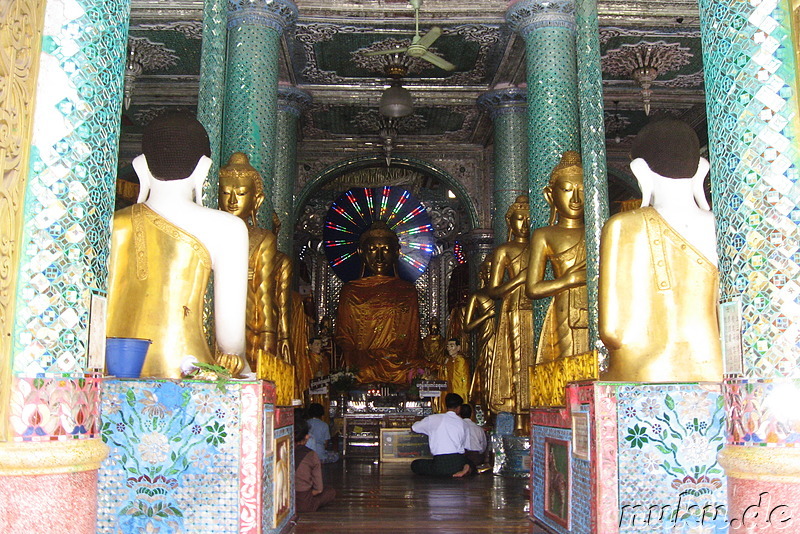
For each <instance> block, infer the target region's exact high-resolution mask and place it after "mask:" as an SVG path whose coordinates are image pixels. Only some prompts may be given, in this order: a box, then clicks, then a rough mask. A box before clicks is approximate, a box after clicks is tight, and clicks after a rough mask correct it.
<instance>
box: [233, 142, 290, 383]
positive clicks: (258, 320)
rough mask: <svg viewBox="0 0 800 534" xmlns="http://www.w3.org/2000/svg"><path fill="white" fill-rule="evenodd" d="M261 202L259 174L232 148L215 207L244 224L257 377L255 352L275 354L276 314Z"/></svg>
mask: <svg viewBox="0 0 800 534" xmlns="http://www.w3.org/2000/svg"><path fill="white" fill-rule="evenodd" d="M263 202H264V185H263V183H262V181H261V175H260V174H259V173H258V171H257V170H256V169H255V168H253V166H252V165H250V161H249V160H248V158H247V155H246V154H243V153H242V152H235V153H234V154H232V155H231V157H230V159H229V160H228V163H227V165H224V166H223V167H221V168H220V170H219V207H220V209H221V210H224V211H226V212H228V213H230V214H232V215H235V216H237V217H239V218H240V219H241V220H242V221H244V222H245V223H246V224H247V233H248V241H249V257H248V271H247V309H246V323H245V324H246V339H247V359H248V362H249V364H250V366H251V368H252V369H254V370H256V371H257V373H258V376H259V378H266V377H264V376H262V375H263V372H260V371H258V368H259V365H260V364H259V362H258V359H259V355H260V354H266V355H268V356H269V357H276V356H278V318H279V309H278V301H279V299H278V291H277V289H278V285H277V274H276V273H277V266H278V248H277V239H276V237H275V234H274V233H273V232H272V231H270V230H268V229H266V228H260V227H259V226H258V225H257V224H256V214H257V213H258V208H259V207H260V206H261V204H262V203H263ZM285 289H286V290H288V287H287V288H285ZM287 298H288V296H286V297H284V299H283V300H284V301H285V300H286V299H287ZM270 378H272V377H270Z"/></svg>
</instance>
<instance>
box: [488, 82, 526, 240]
mask: <svg viewBox="0 0 800 534" xmlns="http://www.w3.org/2000/svg"><path fill="white" fill-rule="evenodd" d="M478 106H480V107H481V108H483V109H486V110H488V111H489V113H490V115H491V117H492V122H493V123H494V208H493V210H492V229H493V230H494V244H495V246H497V245H499V244H501V243H504V242H505V241H506V239H507V235H506V234H507V232H506V220H505V213H506V210H507V209H508V207H509V206H510V205H511V204H513V203H514V201H515V200H516V199H517V196H519V195H527V194H528V121H527V116H526V112H527V104H526V91H525V89H520V88H518V87H509V88H507V89H497V90H494V91H488V92H486V93H483V94H482V95H481V96H479V97H478Z"/></svg>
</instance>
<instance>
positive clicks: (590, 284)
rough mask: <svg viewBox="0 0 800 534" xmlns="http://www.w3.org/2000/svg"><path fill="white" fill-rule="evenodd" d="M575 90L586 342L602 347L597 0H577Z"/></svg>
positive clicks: (602, 143)
mask: <svg viewBox="0 0 800 534" xmlns="http://www.w3.org/2000/svg"><path fill="white" fill-rule="evenodd" d="M575 19H576V24H577V33H578V34H577V53H578V93H579V98H578V102H579V107H580V117H581V149H582V151H581V160H582V162H583V186H584V189H583V190H584V207H585V209H584V214H583V218H584V220H585V221H586V289H587V291H588V294H589V346H590V347H598V346H600V347H602V343H600V342H599V336H598V332H597V327H598V303H597V282H598V280H599V274H600V273H599V269H598V267H599V265H600V232H601V231H602V229H603V224H604V223H605V222H606V219H608V177H607V174H606V135H605V124H604V121H603V78H602V73H601V70H600V34H599V29H598V21H597V0H576V14H575Z"/></svg>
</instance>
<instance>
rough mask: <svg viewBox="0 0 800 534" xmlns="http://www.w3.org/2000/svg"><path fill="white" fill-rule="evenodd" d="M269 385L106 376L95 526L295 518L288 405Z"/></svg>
mask: <svg viewBox="0 0 800 534" xmlns="http://www.w3.org/2000/svg"><path fill="white" fill-rule="evenodd" d="M274 403H275V386H274V384H272V383H271V382H265V381H232V382H228V383H219V382H207V381H194V380H156V379H109V380H107V381H106V382H105V383H104V384H103V390H102V426H101V432H102V437H103V440H104V441H105V442H106V444H107V445H108V446H109V448H110V449H111V452H110V454H109V456H108V458H107V459H106V460H105V461H104V462H103V464H102V466H101V468H100V472H99V477H98V493H99V495H100V500H99V503H98V519H97V532H108V533H112V532H113V533H118V532H123V533H129V532H131V533H132V532H144V531H148V532H149V531H150V530H152V531H153V532H156V531H159V529H160V531H161V532H177V531H180V532H211V531H213V532H229V533H231V534H233V533H237V534H238V533H252V534H257V533H262V532H263V533H267V532H269V533H273V532H280V531H281V530H283V529H284V527H285V526H286V525H287V524H288V522H289V521H290V520H291V518H292V517H293V516H294V459H293V455H294V442H293V435H292V428H293V426H292V425H293V412H292V410H291V408H288V409H282V408H276V407H275V404H274Z"/></svg>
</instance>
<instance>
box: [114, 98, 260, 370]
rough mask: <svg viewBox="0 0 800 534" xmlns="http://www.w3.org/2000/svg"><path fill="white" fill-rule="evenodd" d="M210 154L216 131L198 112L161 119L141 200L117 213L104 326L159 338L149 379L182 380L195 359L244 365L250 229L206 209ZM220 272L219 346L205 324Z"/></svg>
mask: <svg viewBox="0 0 800 534" xmlns="http://www.w3.org/2000/svg"><path fill="white" fill-rule="evenodd" d="M210 153H211V149H210V146H209V140H208V135H207V134H206V131H205V129H204V128H203V125H202V124H200V122H199V121H198V120H197V119H196V118H195V117H193V116H192V115H190V114H188V113H169V114H165V115H162V116H160V117H158V118H156V119H154V120H153V121H152V122H151V123H150V124H149V125H148V126H147V127H146V128H145V130H144V132H143V135H142V154H141V155H140V156H137V157H136V158H135V159H134V161H133V163H132V164H133V168H134V169H135V171H136V173H137V175H138V176H139V180H140V184H141V187H140V192H139V202H138V203H137V204H134V205H133V206H130V207H127V208H124V209H122V210H119V211H117V212H116V213H115V214H114V222H113V230H112V233H111V257H110V263H109V285H108V295H109V301H108V318H107V327H106V332H107V335H108V336H109V337H133V338H146V339H151V340H152V342H153V343H152V345H151V346H150V349H149V351H148V353H147V357H146V359H145V362H144V366H143V368H142V373H141V376H142V377H157V378H180V377H181V375H182V369H183V370H186V369H187V365H186V364H187V362H191V361H192V359H196V360H197V361H199V362H202V363H216V364H218V365H222V366H223V367H225V368H227V369H228V370H229V371H230V372H231V373H232V374H233V375H234V376H235V375H237V374H239V373H240V372H241V371H242V370H243V369H244V368H245V359H244V355H245V333H244V330H245V329H244V323H245V304H246V301H247V228H246V226H245V224H244V223H243V222H242V221H241V219H239V218H237V217H235V216H233V215H231V214H229V213H224V212H222V211H219V210H215V209H211V208H206V207H204V206H202V190H203V182H204V181H205V178H206V175H207V174H208V171H209V169H210V168H211V159H210V158H209V155H210ZM193 196H194V200H193ZM212 271H213V273H214V279H215V284H214V326H215V337H216V343H217V347H216V349H215V350H214V351H213V352H212V351H211V350H210V348H209V346H208V342H207V341H206V335H205V332H204V330H203V298H204V296H205V293H206V289H207V287H208V281H209V277H210V275H211V273H212Z"/></svg>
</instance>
